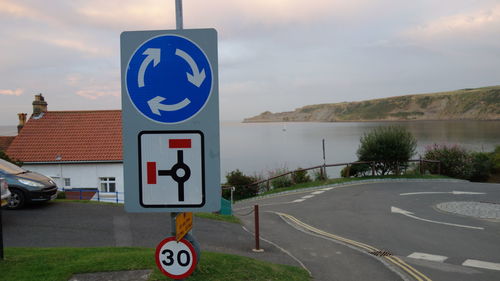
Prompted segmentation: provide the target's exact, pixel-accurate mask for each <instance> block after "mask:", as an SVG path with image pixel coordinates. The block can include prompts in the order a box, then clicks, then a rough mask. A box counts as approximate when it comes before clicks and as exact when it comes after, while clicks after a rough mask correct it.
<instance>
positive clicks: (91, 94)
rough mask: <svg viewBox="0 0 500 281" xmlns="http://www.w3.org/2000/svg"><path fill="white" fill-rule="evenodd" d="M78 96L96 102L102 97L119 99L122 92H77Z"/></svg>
mask: <svg viewBox="0 0 500 281" xmlns="http://www.w3.org/2000/svg"><path fill="white" fill-rule="evenodd" d="M76 94H77V95H79V96H81V97H84V98H87V99H91V100H96V99H98V98H101V97H105V96H113V97H119V96H120V92H119V90H99V89H97V90H79V91H77V92H76Z"/></svg>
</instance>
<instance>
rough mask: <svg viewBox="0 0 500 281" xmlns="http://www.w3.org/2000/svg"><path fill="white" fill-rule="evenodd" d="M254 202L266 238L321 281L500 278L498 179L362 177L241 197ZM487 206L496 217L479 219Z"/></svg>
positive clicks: (240, 208) (241, 206)
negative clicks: (369, 179)
mask: <svg viewBox="0 0 500 281" xmlns="http://www.w3.org/2000/svg"><path fill="white" fill-rule="evenodd" d="M460 202H468V204H469V205H467V206H464V207H461V205H460V204H462V203H460ZM443 203H445V204H443ZM255 204H259V206H260V216H261V235H262V237H263V238H265V239H268V240H270V241H272V242H274V243H276V244H277V245H279V246H281V247H283V248H284V249H286V250H287V251H288V252H290V254H291V255H293V256H295V257H296V258H297V259H298V260H300V261H301V262H302V263H303V264H304V265H305V266H306V267H307V268H308V269H309V270H310V271H311V272H312V275H313V277H314V280H316V281H330V280H419V281H420V280H424V281H429V280H434V281H436V280H444V281H447V280H450V281H451V280H474V281H475V280H500V208H499V206H500V205H498V204H500V185H499V184H481V183H470V182H463V181H452V182H444V181H404V182H396V181H391V182H372V183H358V184H351V185H345V186H334V187H324V188H316V189H312V190H308V191H301V192H298V193H289V194H285V195H278V196H273V197H269V198H263V199H259V200H252V201H242V202H240V203H238V204H236V206H235V209H236V213H237V214H242V213H245V212H247V211H248V210H250V209H251V207H252V206H253V205H255ZM438 204H440V205H439V206H440V207H441V209H440V208H438ZM456 204H458V205H456ZM471 204H472V205H471ZM443 206H444V207H447V206H448V207H450V206H451V207H450V208H448V209H446V208H444V207H443ZM457 206H458V207H457ZM452 207H453V208H455V209H453V208H452ZM483 207H486V209H487V210H486V211H485V212H486V214H487V215H491V214H493V216H495V214H496V216H497V217H496V218H489V219H484V218H478V217H479V216H481V215H482V213H481V211H482V210H481V208H483ZM488 208H489V209H488ZM450 210H451V211H453V212H451V211H450ZM495 210H498V211H497V213H495ZM455 211H456V212H459V211H465V214H466V215H464V214H457V213H456V212H455ZM471 215H472V216H471ZM241 218H242V219H243V221H244V223H245V225H246V226H247V227H248V228H249V229H253V221H252V219H253V217H251V216H241ZM370 252H372V254H370ZM376 254H378V255H379V256H376Z"/></svg>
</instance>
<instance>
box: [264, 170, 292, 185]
mask: <svg viewBox="0 0 500 281" xmlns="http://www.w3.org/2000/svg"><path fill="white" fill-rule="evenodd" d="M286 173H288V169H286V168H281V169H276V170H275V171H273V172H270V173H269V177H270V178H272V177H275V176H279V175H282V174H286ZM271 185H272V186H273V188H282V187H289V186H292V177H291V176H290V175H289V174H288V175H286V176H282V177H278V178H275V179H273V180H271Z"/></svg>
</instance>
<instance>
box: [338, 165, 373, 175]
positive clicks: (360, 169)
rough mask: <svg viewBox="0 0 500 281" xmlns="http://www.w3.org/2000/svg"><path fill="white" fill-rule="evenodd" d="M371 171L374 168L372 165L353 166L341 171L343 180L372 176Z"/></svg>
mask: <svg viewBox="0 0 500 281" xmlns="http://www.w3.org/2000/svg"><path fill="white" fill-rule="evenodd" d="M371 170H372V168H371V166H370V164H352V165H349V166H346V167H344V168H343V169H342V170H341V171H340V176H341V177H343V178H350V177H355V178H357V177H365V176H368V175H371Z"/></svg>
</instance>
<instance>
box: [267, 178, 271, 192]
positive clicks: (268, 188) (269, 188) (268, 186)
mask: <svg viewBox="0 0 500 281" xmlns="http://www.w3.org/2000/svg"><path fill="white" fill-rule="evenodd" d="M266 188H267V191H269V190H271V187H270V185H269V179H268V180H267V181H266Z"/></svg>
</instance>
